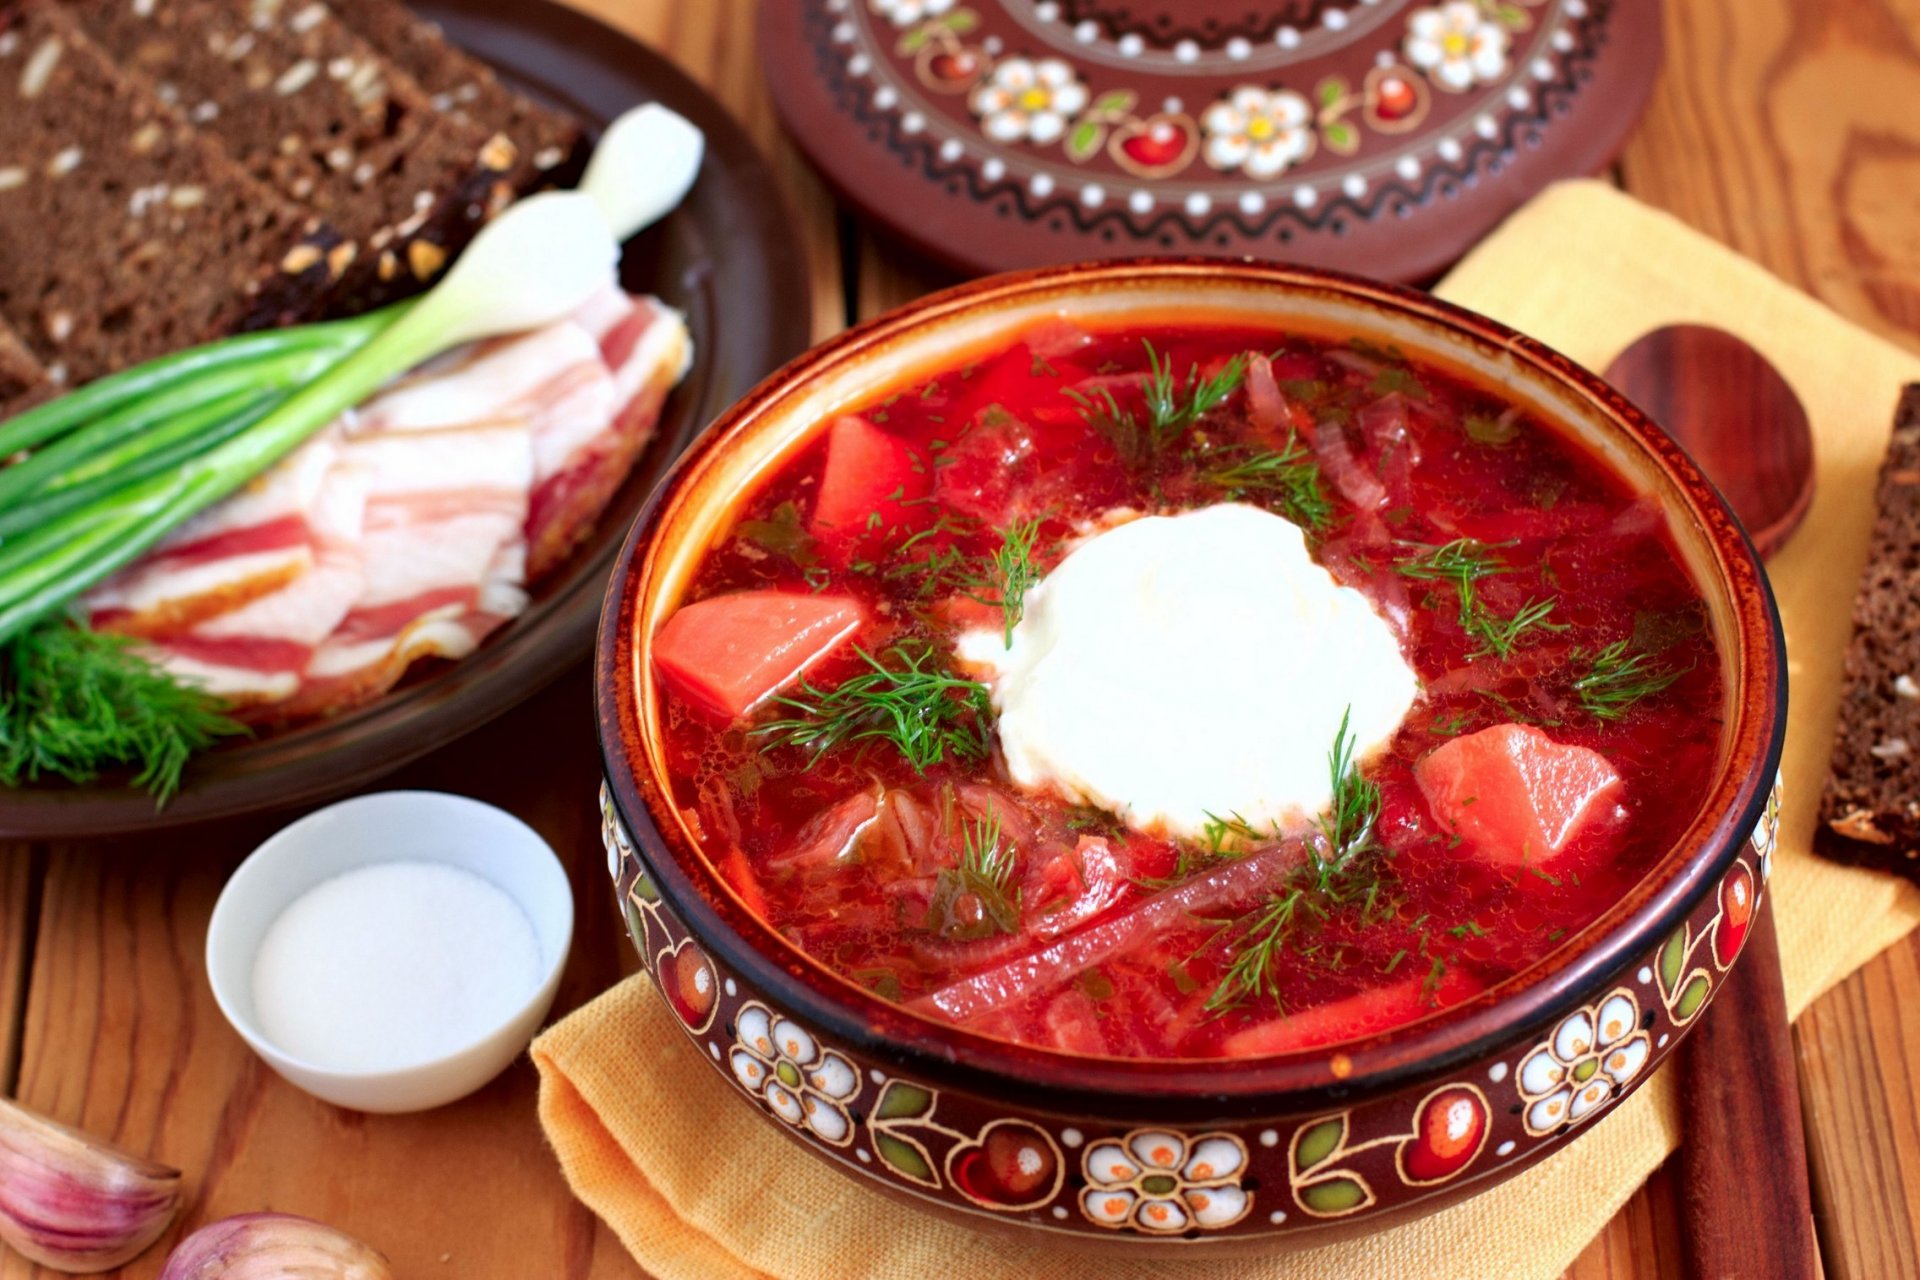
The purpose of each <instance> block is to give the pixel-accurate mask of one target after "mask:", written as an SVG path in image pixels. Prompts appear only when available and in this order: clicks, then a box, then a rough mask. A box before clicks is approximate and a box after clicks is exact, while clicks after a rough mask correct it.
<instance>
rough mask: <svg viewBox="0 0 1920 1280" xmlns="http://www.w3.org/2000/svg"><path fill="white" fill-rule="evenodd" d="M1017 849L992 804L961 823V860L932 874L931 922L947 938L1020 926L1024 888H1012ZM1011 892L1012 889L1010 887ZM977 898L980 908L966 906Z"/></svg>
mask: <svg viewBox="0 0 1920 1280" xmlns="http://www.w3.org/2000/svg"><path fill="white" fill-rule="evenodd" d="M1015 858H1016V850H1015V849H1014V846H1013V842H1012V841H1010V840H1006V839H1004V838H1003V837H1002V835H1001V832H1000V811H999V810H998V809H995V808H992V807H989V808H988V810H987V812H986V813H985V814H984V815H982V816H979V817H976V818H973V819H971V820H969V821H966V822H963V823H962V824H961V828H960V860H959V862H958V863H957V864H955V865H954V866H951V867H943V868H941V869H940V871H939V873H938V874H937V875H936V876H935V877H934V886H933V896H932V898H931V899H930V900H929V901H928V903H927V924H928V927H929V928H931V929H932V930H933V931H934V932H935V933H938V934H940V935H941V936H942V937H947V938H962V939H964V938H975V937H985V936H987V935H988V934H993V933H1013V932H1015V931H1016V930H1018V929H1019V927H1020V893H1019V890H1017V889H1014V887H1013V873H1014V867H1015ZM1010 891H1011V892H1010ZM970 901H971V902H972V903H978V909H977V911H970V910H968V909H967V908H968V906H969V905H970Z"/></svg>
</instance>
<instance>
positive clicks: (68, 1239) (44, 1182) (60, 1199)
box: [0, 1098, 180, 1275]
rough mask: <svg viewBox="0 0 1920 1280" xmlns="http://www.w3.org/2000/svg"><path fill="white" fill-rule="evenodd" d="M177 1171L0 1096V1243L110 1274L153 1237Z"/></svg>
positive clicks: (65, 1267) (45, 1262) (48, 1261)
mask: <svg viewBox="0 0 1920 1280" xmlns="http://www.w3.org/2000/svg"><path fill="white" fill-rule="evenodd" d="M179 1209H180V1171H179V1170H178V1169H170V1168H168V1167H167V1166H166V1165H163V1164H156V1163H154V1162H153V1161H151V1160H145V1159H142V1158H141V1157H139V1156H136V1155H133V1154H131V1153H130V1152H126V1151H122V1150H121V1149H120V1148H118V1147H115V1146H111V1145H109V1144H107V1143H104V1142H101V1141H98V1140H97V1139H95V1138H92V1137H89V1136H88V1135H86V1134H84V1133H81V1132H80V1131H78V1130H76V1129H69V1128H68V1127H67V1126H65V1125H63V1124H56V1123H54V1122H53V1121H51V1120H48V1119H47V1118H45V1117H44V1116H38V1115H35V1114H34V1113H33V1112H31V1111H28V1110H27V1109H26V1108H25V1107H21V1106H18V1105H16V1104H14V1103H12V1102H8V1101H6V1100H5V1099H3V1098H0V1241H4V1242H5V1243H6V1244H7V1245H8V1246H9V1247H11V1248H12V1249H13V1250H14V1251H15V1252H16V1253H19V1254H20V1255H22V1256H23V1257H25V1258H28V1259H30V1260H31V1261H34V1262H37V1263H39V1264H40V1265H42V1266H44V1267H51V1268H52V1269H53V1270H55V1271H62V1272H66V1273H68V1274H73V1275H88V1274H92V1273H94V1272H99V1271H111V1270H113V1269H114V1268H115V1267H118V1266H119V1265H120V1264H122V1263H124V1262H128V1261H130V1260H132V1259H133V1258H135V1257H138V1256H139V1255H140V1254H141V1253H144V1252H145V1251H146V1249H147V1246H149V1245H151V1244H152V1243H153V1242H154V1241H155V1240H157V1239H159V1238H160V1233H161V1232H163V1231H165V1230H166V1229H167V1225H168V1224H169V1223H171V1222H172V1221H173V1216H174V1214H175V1213H177V1212H178V1211H179Z"/></svg>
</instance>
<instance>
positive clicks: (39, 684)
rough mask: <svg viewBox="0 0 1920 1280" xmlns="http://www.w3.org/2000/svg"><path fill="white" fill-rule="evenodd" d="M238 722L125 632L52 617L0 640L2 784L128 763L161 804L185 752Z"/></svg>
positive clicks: (174, 784) (83, 776)
mask: <svg viewBox="0 0 1920 1280" xmlns="http://www.w3.org/2000/svg"><path fill="white" fill-rule="evenodd" d="M245 732H246V728H245V727H244V726H243V725H241V724H239V723H238V722H237V721H235V720H233V719H232V718H230V717H229V716H227V715H226V714H225V711H224V709H223V707H222V704H221V702H220V700H219V699H218V698H215V697H214V696H213V695H211V694H209V693H207V692H206V691H205V690H203V689H201V688H199V687H198V686H195V685H191V684H185V683H183V682H181V681H179V680H176V679H174V678H173V677H172V676H170V675H168V674H167V673H166V672H165V671H163V670H161V669H160V668H159V667H156V666H154V665H153V663H152V662H150V661H148V660H147V658H146V657H144V656H143V655H142V654H141V653H140V651H139V650H138V649H137V648H136V647H134V642H133V641H132V640H130V639H129V638H127V637H126V636H118V635H112V634H109V633H106V632H101V631H93V630H89V629H88V628H86V627H82V626H78V625H76V624H74V623H72V622H69V621H67V620H65V619H54V620H52V621H48V622H43V623H41V624H40V625H38V626H36V627H33V628H31V629H30V630H27V631H23V632H21V633H19V634H18V635H16V636H14V637H13V638H12V639H10V640H8V641H7V642H6V644H5V645H4V646H0V786H7V787H16V786H19V785H20V784H22V783H27V782H34V781H37V780H38V779H40V778H43V777H59V778H65V779H67V780H68V781H70V782H89V781H92V780H93V779H94V778H95V777H98V776H99V774H100V773H101V772H102V771H103V770H107V769H113V768H117V767H121V766H126V767H128V768H131V769H133V770H134V771H135V772H134V777H133V783H134V785H135V786H138V787H144V788H146V789H147V790H148V791H150V792H152V793H153V795H154V799H155V801H156V803H157V804H161V805H164V804H165V803H166V802H167V800H168V798H170V797H171V796H172V795H173V793H174V792H175V791H177V790H178V789H179V787H180V774H181V771H182V770H183V769H184V768H185V767H186V763H187V760H188V758H189V757H191V756H192V755H193V754H194V753H195V752H197V751H200V750H202V749H203V748H206V747H209V746H212V745H213V744H214V743H215V742H216V741H218V740H219V739H221V738H224V737H230V736H233V735H235V734H243V733H245Z"/></svg>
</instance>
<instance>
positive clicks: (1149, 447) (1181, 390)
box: [1066, 342, 1247, 467]
mask: <svg viewBox="0 0 1920 1280" xmlns="http://www.w3.org/2000/svg"><path fill="white" fill-rule="evenodd" d="M1141 345H1142V346H1144V347H1146V349H1147V379H1146V383H1145V385H1144V386H1142V388H1141V395H1142V397H1143V399H1144V404H1143V406H1142V407H1143V408H1144V409H1145V410H1146V417H1145V418H1144V419H1142V417H1141V416H1140V414H1138V413H1136V412H1135V411H1133V410H1132V409H1123V408H1121V407H1120V402H1119V401H1118V400H1117V399H1116V398H1115V397H1114V394H1113V392H1112V390H1111V389H1109V388H1106V387H1102V388H1100V389H1099V390H1098V391H1094V392H1092V393H1087V392H1083V391H1068V392H1067V393H1066V394H1067V396H1068V397H1069V398H1070V399H1071V400H1073V402H1074V403H1075V404H1077V405H1079V406H1080V416H1081V417H1082V418H1083V419H1085V420H1086V423H1087V425H1088V426H1089V427H1091V428H1093V429H1094V430H1095V431H1097V432H1099V433H1100V434H1101V435H1103V436H1105V437H1106V438H1107V440H1108V442H1109V443H1111V444H1112V445H1113V448H1114V452H1116V453H1118V454H1119V455H1120V457H1121V460H1122V461H1124V462H1126V463H1128V464H1129V465H1130V466H1136V467H1138V466H1144V465H1145V464H1146V463H1148V462H1150V461H1151V460H1152V459H1153V458H1154V457H1156V456H1157V455H1158V454H1159V453H1160V452H1161V451H1162V450H1163V449H1165V448H1166V447H1167V446H1168V445H1170V444H1172V443H1173V442H1174V441H1175V440H1177V439H1178V438H1179V437H1180V436H1181V434H1182V433H1184V432H1185V431H1186V429H1187V428H1188V427H1190V426H1192V425H1193V424H1194V423H1195V422H1198V421H1199V420H1200V419H1201V418H1203V417H1205V416H1206V415H1207V414H1209V413H1211V412H1212V411H1213V410H1215V409H1217V408H1219V407H1220V406H1221V405H1222V404H1225V403H1226V401H1227V398H1228V397H1229V396H1231V395H1232V394H1233V393H1234V392H1235V391H1237V390H1239V389H1240V383H1241V382H1242V381H1243V380H1244V379H1245V377H1246V373H1247V358H1246V356H1245V355H1244V354H1243V355H1237V356H1235V357H1234V358H1233V359H1231V360H1229V361H1227V363H1226V364H1225V365H1223V366H1222V367H1221V368H1220V370H1219V372H1217V373H1214V374H1211V375H1209V376H1206V377H1202V376H1201V374H1200V367H1199V365H1197V364H1195V365H1190V366H1188V368H1187V377H1186V381H1185V382H1184V383H1183V382H1181V381H1179V380H1178V379H1176V378H1175V377H1174V376H1173V361H1172V359H1171V357H1169V358H1166V359H1162V358H1161V356H1160V353H1159V352H1158V351H1156V350H1154V346H1153V344H1152V343H1151V342H1143V343H1142V344H1141Z"/></svg>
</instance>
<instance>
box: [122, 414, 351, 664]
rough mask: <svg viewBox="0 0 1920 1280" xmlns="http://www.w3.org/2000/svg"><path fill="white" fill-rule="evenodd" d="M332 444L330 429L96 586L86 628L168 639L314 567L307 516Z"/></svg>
mask: <svg viewBox="0 0 1920 1280" xmlns="http://www.w3.org/2000/svg"><path fill="white" fill-rule="evenodd" d="M339 448H340V446H339V433H338V432H336V431H332V430H331V429H330V430H329V431H327V432H323V433H322V434H321V435H319V436H316V437H314V438H313V439H312V440H309V441H307V443H306V444H304V445H302V446H301V447H300V448H298V449H296V450H294V451H293V452H292V453H291V454H289V455H287V456H286V457H285V458H282V459H281V460H280V461H279V462H278V463H276V464H275V465H274V466H273V467H272V468H271V469H269V470H268V471H267V472H266V473H265V474H264V475H262V476H260V477H259V478H258V479H257V480H255V481H254V482H253V483H252V484H250V485H248V486H246V487H245V488H244V489H242V490H241V491H240V492H238V493H236V494H234V495H233V496H232V497H230V498H228V499H226V500H225V501H224V502H221V503H218V504H216V505H215V506H213V507H210V508H208V509H207V510H206V511H203V512H201V513H200V514H199V515H198V516H195V517H194V518H193V519H192V520H190V521H188V522H187V523H186V524H184V525H182V526H181V527H180V528H179V529H176V530H175V531H174V532H173V533H172V534H171V535H169V536H168V537H167V538H166V539H165V540H164V541H163V542H161V543H160V545H159V546H157V547H155V548H154V549H153V550H152V551H151V552H149V553H148V554H147V555H146V556H145V557H144V558H143V559H141V560H139V561H137V562H136V563H134V564H132V565H129V566H128V567H127V568H126V569H123V570H122V571H121V572H119V573H117V574H115V575H114V576H113V577H111V578H109V579H107V581H105V582H103V583H101V584H100V585H99V586H98V587H95V588H94V589H93V590H92V591H91V592H89V593H88V594H87V597H86V606H87V609H88V610H89V612H90V614H91V616H92V622H93V625H94V626H96V627H101V628H103V629H111V630H114V631H121V632H124V633H126V634H128V635H139V636H159V635H165V634H167V633H169V632H172V631H177V630H180V629H181V628H184V627H189V626H192V625H193V624H194V623H196V622H198V621H200V620H202V619H205V618H211V617H213V616H215V615H217V614H221V613H225V612H227V611H229V610H232V609H237V608H240V607H241V606H243V605H245V604H247V603H248V602H250V601H253V600H257V599H259V598H260V597H262V596H265V595H268V594H270V593H272V592H275V591H278V590H279V589H280V588H282V587H284V586H286V585H287V584H288V583H290V582H292V581H294V580H295V579H297V578H298V577H300V575H302V574H304V573H305V572H306V571H307V570H308V569H310V568H312V567H313V561H314V550H313V542H314V531H313V527H312V526H313V519H314V511H315V507H316V504H317V503H318V502H319V500H320V494H321V490H322V487H323V486H324V485H325V484H326V481H327V475H328V473H329V472H330V471H331V470H332V469H333V466H334V464H335V463H336V462H337V461H338V459H339Z"/></svg>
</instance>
